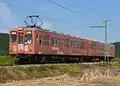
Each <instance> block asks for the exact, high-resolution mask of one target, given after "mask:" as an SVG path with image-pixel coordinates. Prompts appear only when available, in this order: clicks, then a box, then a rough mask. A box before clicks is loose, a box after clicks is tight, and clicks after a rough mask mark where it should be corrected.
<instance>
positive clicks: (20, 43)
mask: <svg viewBox="0 0 120 86" xmlns="http://www.w3.org/2000/svg"><path fill="white" fill-rule="evenodd" d="M23 35H24V34H23V32H18V52H23V51H24V40H23V39H24V38H23Z"/></svg>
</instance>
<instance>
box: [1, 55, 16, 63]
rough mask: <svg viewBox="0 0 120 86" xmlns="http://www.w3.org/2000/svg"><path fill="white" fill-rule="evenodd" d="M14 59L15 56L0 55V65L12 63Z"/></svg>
mask: <svg viewBox="0 0 120 86" xmlns="http://www.w3.org/2000/svg"><path fill="white" fill-rule="evenodd" d="M15 60H17V59H16V58H15V57H10V56H0V65H7V64H8V65H9V64H12V63H13V62H14V61H15Z"/></svg>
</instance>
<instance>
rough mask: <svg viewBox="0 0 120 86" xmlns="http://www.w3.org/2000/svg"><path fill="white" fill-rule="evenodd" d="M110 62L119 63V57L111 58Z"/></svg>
mask: <svg viewBox="0 0 120 86" xmlns="http://www.w3.org/2000/svg"><path fill="white" fill-rule="evenodd" d="M111 62H115V63H120V58H119V57H117V58H113V59H112V60H111Z"/></svg>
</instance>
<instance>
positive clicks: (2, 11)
mask: <svg viewBox="0 0 120 86" xmlns="http://www.w3.org/2000/svg"><path fill="white" fill-rule="evenodd" d="M0 22H1V24H2V28H4V30H2V32H3V31H4V32H8V31H9V29H10V28H12V27H14V26H13V25H16V22H15V20H14V18H13V14H12V11H11V9H10V8H9V7H8V6H7V4H5V3H0Z"/></svg>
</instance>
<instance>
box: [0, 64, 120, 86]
mask: <svg viewBox="0 0 120 86" xmlns="http://www.w3.org/2000/svg"><path fill="white" fill-rule="evenodd" d="M0 82H1V84H0V86H120V68H108V67H98V66H95V65H78V64H74V65H62V66H61V65H54V66H40V67H39V66H37V67H34V66H33V67H18V68H0Z"/></svg>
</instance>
